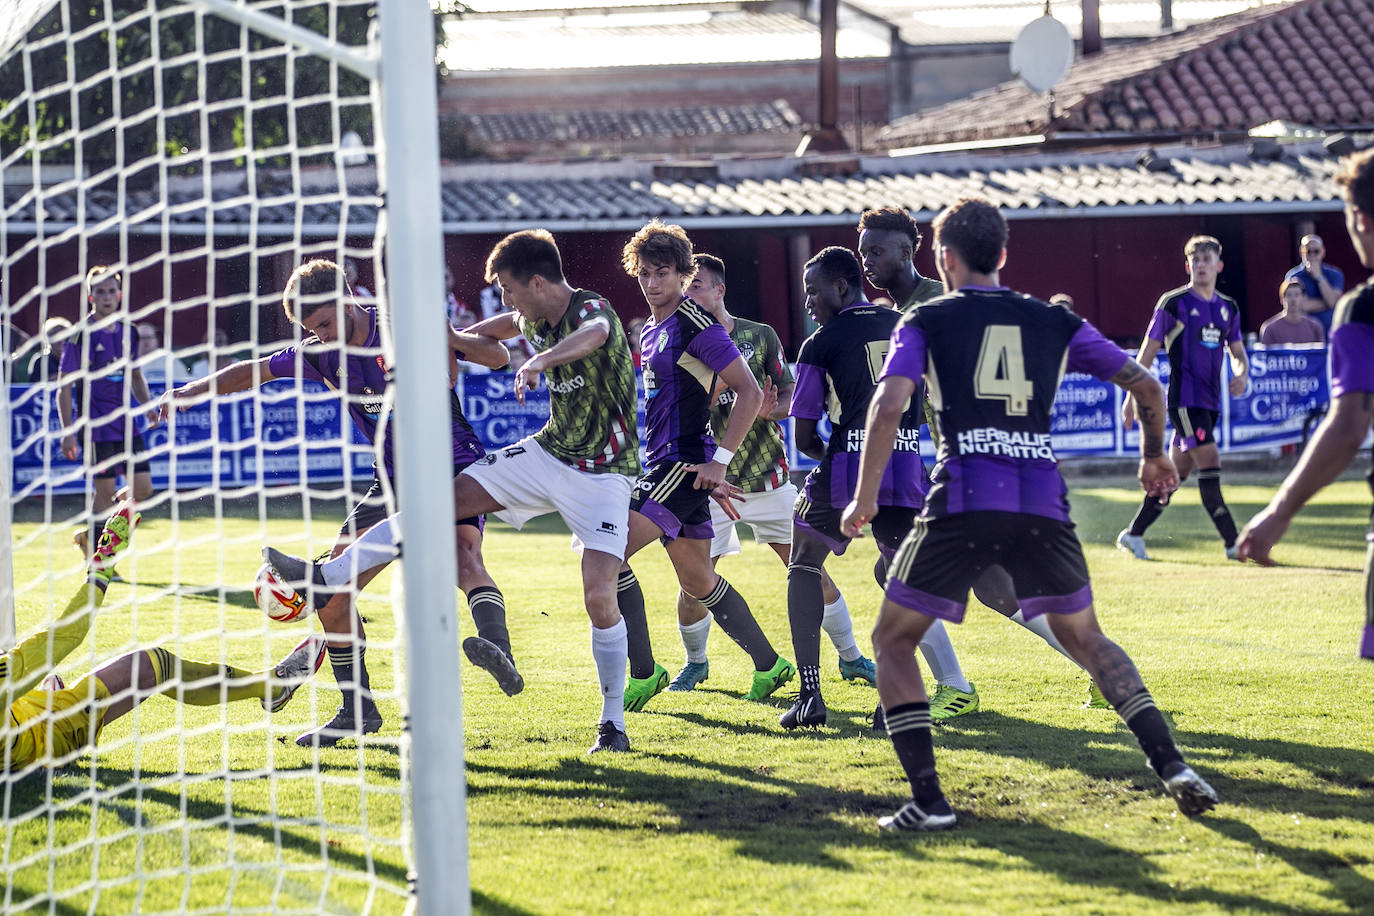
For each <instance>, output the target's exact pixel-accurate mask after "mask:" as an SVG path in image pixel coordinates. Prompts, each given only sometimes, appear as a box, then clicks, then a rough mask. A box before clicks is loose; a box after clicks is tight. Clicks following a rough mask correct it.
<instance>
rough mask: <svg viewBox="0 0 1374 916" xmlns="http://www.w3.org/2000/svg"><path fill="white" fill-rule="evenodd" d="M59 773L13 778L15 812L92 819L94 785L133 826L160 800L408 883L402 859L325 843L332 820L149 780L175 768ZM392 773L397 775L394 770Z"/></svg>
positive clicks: (180, 814)
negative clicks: (43, 809)
mask: <svg viewBox="0 0 1374 916" xmlns="http://www.w3.org/2000/svg"><path fill="white" fill-rule="evenodd" d="M88 765H89V762H86V763H83V764H79V766H81V768H83V769H84V768H85V767H86V766H88ZM369 769H371V767H369ZM68 772H71V771H68ZM59 773H61V771H58V773H50V772H46V771H42V770H39V771H35V772H32V773H30V774H29V775H28V776H26V777H25V778H23V779H21V780H17V781H15V782H11V783H10V784H9V789H10V798H9V813H10V815H11V816H13V815H14V814H16V813H19V812H23V811H29V810H33V809H35V808H37V807H39V806H41V805H50V806H51V808H52V809H53V813H52V817H53V819H54V820H56V821H80V822H90V820H91V816H92V812H91V810H90V808H89V807H88V806H87V805H85V804H80V802H83V801H88V800H89V798H90V796H91V793H92V792H93V791H94V792H95V793H96V794H99V795H100V796H101V803H100V807H101V809H102V810H103V811H105V812H108V813H110V814H112V815H113V816H115V817H118V818H119V819H120V820H121V821H123V822H124V823H125V824H127V825H129V826H130V827H140V826H144V827H147V828H149V829H153V828H156V827H158V823H157V822H156V821H155V818H154V817H153V816H152V815H153V814H154V812H153V809H152V807H151V806H156V805H161V806H163V807H164V808H165V810H166V816H167V818H168V819H169V820H171V819H176V820H183V819H184V820H186V821H202V822H204V824H205V829H207V830H209V829H224V825H225V821H226V819H227V820H228V821H229V823H230V824H232V826H231V827H229V832H231V833H234V834H237V835H240V836H244V837H251V838H254V839H256V840H258V841H260V842H262V843H264V844H265V845H267V846H268V847H271V848H280V849H281V850H282V851H283V852H291V853H296V854H298V855H300V856H301V857H302V858H304V859H307V860H309V859H312V858H319V857H320V854H321V850H322V849H324V850H325V856H326V858H327V859H328V860H329V861H331V862H334V863H336V864H338V865H339V866H340V867H341V868H345V869H348V870H351V871H356V872H363V873H366V872H375V873H376V874H378V875H379V876H381V877H382V878H383V879H385V880H387V881H390V882H392V883H395V884H399V885H401V886H404V885H405V883H406V871H405V868H404V867H403V866H401V865H397V864H392V863H389V862H387V861H385V860H384V859H383V858H380V857H376V856H373V855H370V854H368V853H366V852H362V853H357V852H351V851H349V850H347V849H344V848H342V847H340V846H338V845H336V844H334V843H323V842H322V841H321V836H320V834H321V832H322V831H324V832H328V831H329V830H330V829H331V825H330V823H329V822H328V821H327V820H317V819H314V818H301V817H296V818H289V819H288V818H283V817H282V816H281V815H280V813H279V812H277V811H275V810H273V809H271V808H263V807H257V806H254V805H249V804H246V803H244V802H242V801H239V800H238V799H234V800H233V801H232V802H230V801H228V799H227V796H229V795H230V794H231V793H227V792H226V797H225V798H214V799H211V798H204V799H197V798H194V797H192V796H191V795H189V794H188V793H187V792H186V791H185V790H184V789H183V788H182V787H181V786H180V784H177V783H173V784H171V785H155V784H152V783H150V782H149V779H150V778H152V779H154V780H158V779H162V778H164V777H165V776H167V775H170V774H150V773H149V772H148V770H146V769H143V770H140V771H134V770H128V769H122V768H113V767H104V766H102V767H99V768H98V769H97V771H96V777H95V780H94V784H92V783H91V782H90V781H88V780H86V779H66V780H64V779H59V778H51V777H53V776H57V775H58V774H59ZM73 775H76V774H75V773H73ZM82 775H84V774H82ZM260 776H261V774H260V773H259V772H258V771H245V772H235V771H230V772H229V773H228V777H229V780H230V781H233V780H235V779H242V780H247V779H256V778H260ZM389 778H392V779H394V778H395V773H394V771H393V773H392V774H390V777H389ZM49 793H51V794H50V796H49ZM211 825H213V828H212V826H211ZM350 831H351V828H350Z"/></svg>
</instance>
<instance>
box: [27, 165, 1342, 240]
mask: <svg viewBox="0 0 1374 916" xmlns="http://www.w3.org/2000/svg"><path fill="white" fill-rule="evenodd" d="M1140 154H1141V150H1138V149H1137V150H1132V151H1120V152H1113V153H1108V154H1102V153H1097V154H1088V153H1076V154H1062V153H1061V154H1057V155H1052V154H1045V153H1039V154H1030V155H1016V156H1011V155H1002V156H990V155H989V156H981V157H978V156H972V155H969V154H967V153H965V154H961V155H958V156H953V155H948V156H939V157H933V156H922V157H903V158H896V159H893V158H864V159H855V160H848V161H846V160H830V161H828V162H827V160H795V159H771V160H767V161H755V160H729V161H723V162H721V163H719V164H717V165H715V166H712V165H709V164H708V165H701V164H696V165H690V164H684V165H682V166H679V167H676V168H675V170H670V169H666V168H665V166H664V165H663V164H660V165H659V166H658V167H657V168H658V173H659V177H655V174H654V170H655V166H654V164H653V163H649V162H613V163H585V164H571V165H561V166H560V165H551V164H547V163H545V164H533V163H530V164H523V165H518V166H496V165H487V166H469V167H454V168H450V169H447V170H445V172H444V185H443V192H442V207H443V211H442V212H443V219H444V229H445V231H446V232H448V233H452V234H465V233H479V232H506V231H512V230H514V229H518V228H526V227H530V226H545V227H548V228H549V229H553V230H559V231H570V230H571V231H575V230H588V229H615V230H620V229H633V228H636V227H638V226H639V225H641V224H642V223H643V221H644V220H645V219H646V218H647V217H650V216H659V217H664V218H669V219H672V220H675V221H679V222H681V223H683V224H684V225H687V226H689V227H690V226H703V227H705V226H714V227H721V228H725V227H746V226H753V227H758V228H764V227H767V226H769V225H773V226H778V225H789V224H790V225H842V224H848V223H851V222H853V220H854V219H855V218H856V217H857V216H858V214H859V213H860V212H862V211H863V210H864V209H867V208H869V207H874V206H887V205H897V206H903V207H907V208H909V209H910V210H912V211H913V212H915V213H917V214H918V215H919V218H923V219H925V218H929V217H931V216H933V215H934V214H935V213H936V212H938V211H939V210H940V209H941V208H943V207H944V206H945V205H947V204H949V203H950V202H951V201H953V200H955V199H957V198H958V197H960V196H964V195H970V194H977V195H982V196H986V197H988V198H990V199H992V200H994V201H995V202H996V203H997V204H998V205H999V206H1001V207H1003V208H1004V209H1005V211H1006V213H1007V215H1008V216H1009V217H1011V218H1017V217H1047V216H1054V217H1073V216H1103V215H1111V216H1118V215H1140V214H1152V213H1158V214H1163V213H1183V212H1186V213H1189V214H1193V215H1197V214H1205V213H1223V212H1238V211H1253V212H1280V211H1303V212H1316V211H1320V210H1335V209H1339V208H1340V202H1339V198H1338V195H1337V189H1336V187H1335V184H1334V182H1333V180H1332V176H1333V174H1334V172H1335V168H1336V160H1335V159H1334V158H1333V157H1332V156H1330V155H1329V154H1327V153H1326V151H1325V150H1324V149H1323V148H1322V146H1321V145H1320V144H1317V143H1305V144H1296V145H1290V146H1286V147H1284V148H1283V154H1282V156H1281V157H1280V158H1277V159H1265V158H1256V157H1252V156H1251V155H1250V154H1249V153H1248V151H1247V149H1246V147H1244V146H1229V147H1220V148H1215V149H1211V150H1195V149H1185V148H1179V149H1177V150H1172V151H1170V150H1161V151H1159V153H1158V154H1157V155H1156V156H1155V159H1154V161H1153V162H1152V163H1151V164H1150V166H1149V167H1148V168H1147V167H1145V166H1144V165H1142V164H1140V163H1138V162H1137V158H1138V157H1139V156H1140ZM827 165H829V166H830V167H831V168H832V169H833V170H836V171H837V172H838V174H831V175H824V174H819V173H817V174H807V172H806V171H805V170H815V169H817V168H821V169H824V168H825V167H826V166H827ZM715 170H718V174H717V173H716V171H715ZM799 170H800V171H799ZM313 178H314V179H315V180H316V181H317V182H321V183H322V186H318V187H314V188H311V189H310V190H309V192H308V193H309V195H310V196H308V197H307V198H306V200H305V202H303V203H295V202H291V201H290V199H289V196H288V195H287V194H286V191H287V185H286V183H285V180H284V179H281V178H275V177H274V178H271V179H267V178H262V179H261V180H260V182H259V191H258V193H256V194H250V193H249V192H248V190H247V188H246V186H245V184H244V182H243V181H242V180H239V181H238V182H237V183H235V182H233V181H227V180H217V181H216V187H217V190H216V191H215V203H214V205H213V209H214V218H215V221H216V231H217V232H224V233H227V234H235V233H237V234H254V233H256V234H257V235H260V236H263V237H280V236H284V235H291V234H293V233H295V232H300V233H301V234H302V235H303V236H309V237H318V236H329V235H337V234H339V231H340V230H339V227H338V220H339V205H338V202H337V199H336V198H337V194H335V193H331V188H330V186H329V184H330V182H333V183H334V189H333V190H337V179H338V173H336V172H333V171H330V172H327V173H323V174H316V175H315V176H313ZM350 182H351V184H350V187H349V189H348V192H347V199H348V202H349V206H348V210H347V217H346V218H347V220H348V227H347V229H346V230H345V231H346V232H347V233H348V234H354V235H362V234H366V233H370V232H371V231H372V223H373V221H374V220H375V217H376V211H375V203H376V200H377V198H376V185H375V182H374V180H373V177H372V175H371V174H370V170H367V169H359V170H351V171H350ZM199 193H200V192H199V185H198V184H193V185H188V186H187V187H186V188H185V189H184V190H174V191H173V192H172V193H171V194H169V195H168V198H169V199H168V201H167V202H166V204H165V205H164V204H162V203H160V201H159V198H158V197H157V196H156V195H155V194H154V193H153V192H152V191H136V192H132V193H130V194H128V195H126V197H125V199H124V208H123V212H120V211H119V210H118V209H117V206H118V200H117V199H116V197H115V196H114V195H113V194H111V193H105V192H100V193H95V192H93V193H91V194H89V195H88V197H87V203H86V226H87V227H89V228H92V229H94V228H98V227H93V226H92V224H95V223H100V222H102V221H103V222H105V223H106V224H107V225H113V224H114V223H115V222H119V221H123V222H127V223H130V224H132V231H134V232H155V231H159V227H160V220H161V218H162V214H163V213H164V212H165V213H167V214H169V216H168V221H169V223H170V226H171V229H172V231H173V232H190V231H200V230H199V229H198V227H201V226H203V220H204V208H203V206H202V205H201V204H200V197H199ZM21 196H22V195H21V190H20V189H17V188H15V187H13V186H6V187H5V211H6V214H7V215H6V219H7V220H8V221H9V223H10V227H9V231H10V232H11V233H22V232H23V231H25V229H24V226H25V224H31V223H32V222H33V219H34V210H33V201H32V199H31V197H30V198H26V199H23V200H22V201H21ZM44 207H45V212H46V214H47V219H48V224H47V226H48V231H56V230H57V229H59V228H61V227H62V226H64V225H69V224H71V223H72V222H74V221H75V219H76V213H77V211H76V201H75V197H74V195H73V194H71V193H49V194H47V195H45V196H44ZM254 220H255V222H250V221H254Z"/></svg>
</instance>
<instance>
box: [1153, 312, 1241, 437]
mask: <svg viewBox="0 0 1374 916" xmlns="http://www.w3.org/2000/svg"><path fill="white" fill-rule="evenodd" d="M1145 336H1146V337H1149V338H1150V339H1151V340H1157V341H1159V343H1160V344H1161V345H1162V347H1163V349H1164V352H1165V353H1166V354H1168V356H1169V407H1170V408H1172V409H1174V410H1177V409H1179V408H1181V407H1197V408H1199V409H1201V410H1221V364H1222V361H1223V360H1224V359H1225V358H1226V349H1227V346H1228V345H1229V344H1233V343H1238V342H1239V341H1240V309H1239V308H1238V307H1237V306H1236V300H1234V299H1232V298H1231V297H1230V296H1226V295H1223V294H1222V293H1213V294H1212V298H1211V299H1204V298H1202V297H1201V296H1199V295H1198V294H1197V292H1196V291H1195V290H1193V288H1192V287H1190V286H1184V287H1180V288H1179V289H1175V290H1170V291H1169V292H1167V293H1165V294H1164V295H1163V296H1160V297H1159V304H1158V305H1156V306H1155V312H1154V315H1153V316H1151V318H1150V326H1149V328H1147V329H1146V331H1145ZM1146 368H1147V369H1148V368H1150V367H1149V366H1147V367H1146Z"/></svg>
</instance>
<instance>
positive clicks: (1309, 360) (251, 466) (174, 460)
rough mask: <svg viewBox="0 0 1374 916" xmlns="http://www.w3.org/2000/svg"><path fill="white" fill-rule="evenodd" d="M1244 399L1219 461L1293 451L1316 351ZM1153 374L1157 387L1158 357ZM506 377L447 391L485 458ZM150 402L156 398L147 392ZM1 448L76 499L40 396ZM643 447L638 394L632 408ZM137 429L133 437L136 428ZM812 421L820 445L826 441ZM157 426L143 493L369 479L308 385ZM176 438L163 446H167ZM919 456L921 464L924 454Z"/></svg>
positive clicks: (1106, 393) (1084, 423)
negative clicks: (1225, 456)
mask: <svg viewBox="0 0 1374 916" xmlns="http://www.w3.org/2000/svg"><path fill="white" fill-rule="evenodd" d="M1250 367H1251V368H1250V380H1249V384H1248V386H1247V388H1246V391H1245V393H1244V394H1243V395H1242V396H1240V397H1238V398H1231V399H1224V402H1223V410H1222V418H1221V427H1220V429H1218V431H1217V439H1218V441H1219V443H1220V444H1221V446H1222V449H1223V450H1224V451H1240V450H1244V449H1254V448H1270V447H1275V446H1280V445H1285V444H1289V443H1295V442H1299V441H1301V439H1302V436H1303V431H1304V426H1305V424H1308V423H1309V422H1310V420H1311V419H1312V418H1313V417H1315V415H1316V414H1317V413H1318V412H1320V410H1321V409H1322V408H1323V407H1324V405H1325V404H1326V402H1327V400H1328V398H1329V396H1330V388H1329V384H1328V379H1327V368H1326V351H1325V350H1324V349H1323V348H1321V347H1285V348H1274V349H1267V350H1266V349H1256V350H1254V351H1252V352H1251V353H1250ZM1154 368H1155V372H1156V374H1157V375H1159V377H1160V381H1161V383H1162V384H1165V385H1167V384H1168V373H1169V367H1168V363H1167V361H1166V360H1165V359H1164V358H1163V357H1160V358H1159V359H1158V360H1157V362H1156V365H1155V367H1154ZM514 378H515V376H514V374H513V373H509V372H499V373H491V374H490V375H479V374H472V375H466V376H463V377H461V378H460V379H459V382H458V387H457V389H456V390H457V391H458V394H459V397H460V399H461V401H462V404H463V411H464V413H465V414H466V415H467V418H468V421H469V422H470V423H471V424H472V426H473V429H474V430H476V432H477V436H478V438H480V439H481V440H482V442H483V443H485V444H486V446H487V447H488V448H498V447H501V446H504V445H509V444H511V443H513V442H515V441H517V440H519V439H522V438H524V437H525V436H528V435H531V434H533V433H535V432H537V431H538V430H539V429H540V428H541V427H542V426H543V425H544V422H545V421H546V420H547V419H548V415H549V394H548V389H547V387H546V386H545V385H544V384H543V382H542V380H541V383H540V385H539V387H538V388H537V389H535V390H534V391H529V392H526V395H525V401H524V403H523V404H522V403H520V401H518V400H517V399H516V397H515V393H514V388H513V384H514ZM153 388H154V391H153V394H154V397H156V396H157V395H158V394H160V393H161V392H160V386H156V385H154V386H153ZM9 397H10V426H11V429H10V442H11V444H12V447H13V449H14V452H13V464H14V488H15V495H16V496H18V497H24V496H29V495H38V494H42V493H77V492H81V491H83V490H84V489H85V488H86V481H85V474H84V464H83V462H82V461H80V460H78V461H68V460H67V459H65V458H64V457H63V456H62V454H61V449H60V446H59V431H60V424H59V422H58V415H57V408H56V404H55V400H54V395H53V392H52V391H51V390H44V389H42V388H41V387H39V386H29V385H11V386H10V391H9ZM639 403H640V409H639V417H638V420H639V428H640V441H641V443H642V442H643V431H644V409H643V403H644V399H643V388H642V384H641V395H640V398H639ZM1120 414H1121V392H1120V390H1119V389H1117V388H1116V386H1115V385H1112V384H1110V383H1107V382H1099V381H1098V380H1097V379H1094V378H1091V377H1090V376H1085V375H1066V376H1065V377H1064V380H1063V382H1062V384H1061V385H1060V387H1059V391H1058V393H1057V394H1056V396H1055V401H1054V416H1053V419H1052V421H1051V432H1052V434H1053V441H1054V448H1055V452H1056V454H1058V455H1060V456H1061V457H1072V456H1097V457H1107V456H1112V455H1126V454H1130V453H1132V452H1134V451H1135V449H1136V448H1138V443H1139V432H1138V431H1137V430H1135V429H1132V430H1130V431H1124V430H1122V428H1121V423H1120V419H1119V418H1120ZM139 423H140V426H142V425H144V424H143V420H142V417H141V415H140V418H139ZM828 425H829V424H828V423H826V422H825V421H822V423H821V432H822V435H823V436H824V435H826V434H827V433H828ZM170 427H171V428H170V429H169V428H168V426H166V425H164V426H159V427H155V428H152V429H148V430H145V432H144V434H143V435H144V441H145V443H146V444H147V446H148V449H149V453H150V454H149V459H150V464H151V468H152V475H153V484H154V486H156V487H158V488H159V489H166V488H169V487H175V488H176V489H179V490H185V489H194V488H197V487H211V488H216V489H218V488H233V487H247V486H258V485H285V484H301V483H304V482H309V483H311V484H327V483H338V482H341V481H346V480H350V479H357V478H363V479H366V478H369V477H371V473H372V471H371V468H372V460H373V456H372V447H371V445H370V444H368V443H367V442H365V441H363V440H362V438H361V436H360V435H359V434H358V433H357V431H356V430H355V429H354V428H353V424H352V422H351V421H350V420H349V418H348V415H347V413H346V411H344V409H343V405H342V403H341V402H340V400H339V396H338V394H337V393H336V392H334V391H331V390H329V389H328V388H326V387H325V386H323V385H319V384H316V383H314V382H305V383H293V382H290V381H285V380H282V381H275V382H270V383H268V384H267V385H264V386H263V387H262V388H261V389H259V390H258V391H257V392H245V393H242V394H237V395H230V396H225V397H222V398H219V399H218V400H217V401H216V402H215V403H214V404H213V405H211V404H200V405H196V406H195V407H191V408H188V409H187V410H184V411H182V412H180V413H178V414H177V415H176V417H175V418H174V420H173V422H172V423H171V424H170ZM173 436H175V439H174V440H173V439H172V437H173ZM783 438H784V440H785V442H786V443H787V450H788V461H789V463H790V464H791V466H792V467H793V468H794V469H796V470H803V471H804V470H808V469H810V468H812V467H814V466H815V464H816V463H815V462H814V461H812V460H811V459H809V458H807V457H806V456H804V455H800V454H798V453H797V451H796V446H795V444H794V442H793V436H792V423H791V421H788V422H786V423H784V424H783ZM922 444H923V446H924V448H923V452H924V453H925V454H926V456H927V458H930V457H931V455H930V446H929V442H928V440H927V441H924V442H923V443H922Z"/></svg>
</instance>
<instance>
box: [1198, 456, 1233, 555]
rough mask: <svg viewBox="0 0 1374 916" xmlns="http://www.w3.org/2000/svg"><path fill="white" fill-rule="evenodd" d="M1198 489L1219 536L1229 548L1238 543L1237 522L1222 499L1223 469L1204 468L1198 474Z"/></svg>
mask: <svg viewBox="0 0 1374 916" xmlns="http://www.w3.org/2000/svg"><path fill="white" fill-rule="evenodd" d="M1197 489H1198V493H1199V494H1201V496H1202V505H1203V508H1205V509H1206V510H1207V514H1208V515H1210V516H1211V517H1212V524H1213V525H1216V526H1217V534H1219V535H1221V539H1222V541H1223V542H1225V544H1226V546H1227V547H1231V546H1233V545H1234V544H1235V543H1236V522H1235V520H1234V519H1233V518H1231V510H1230V509H1228V508H1226V500H1224V499H1222V498H1221V468H1203V469H1202V470H1200V471H1198V472H1197Z"/></svg>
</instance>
